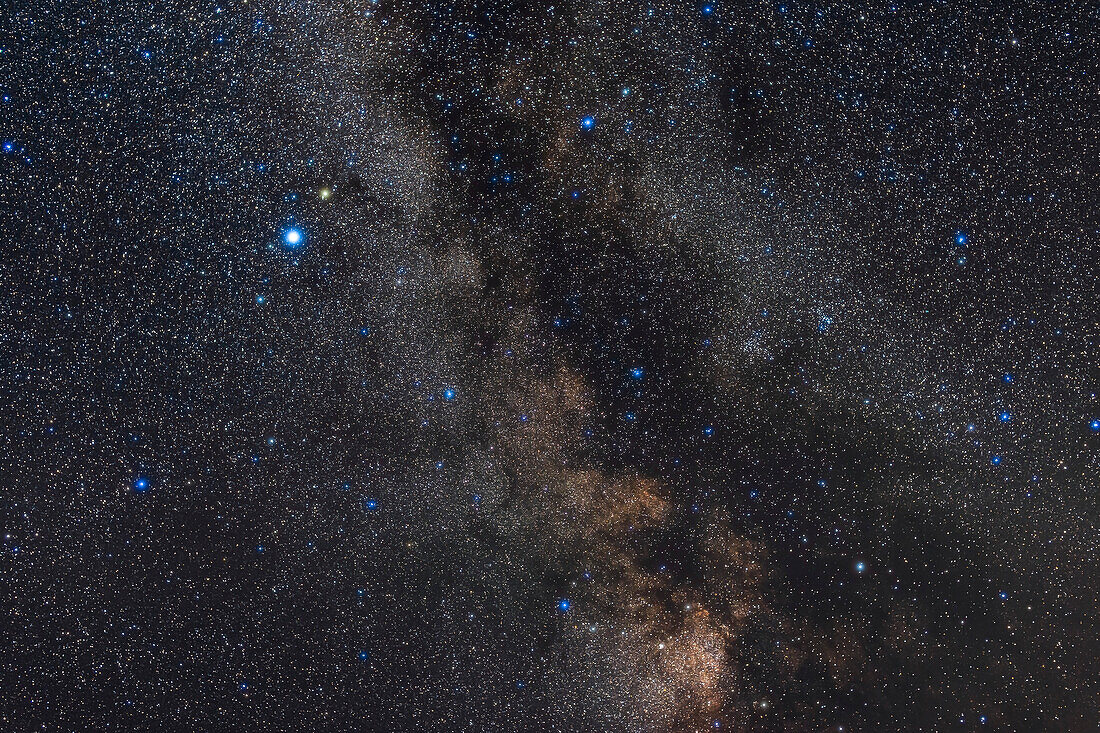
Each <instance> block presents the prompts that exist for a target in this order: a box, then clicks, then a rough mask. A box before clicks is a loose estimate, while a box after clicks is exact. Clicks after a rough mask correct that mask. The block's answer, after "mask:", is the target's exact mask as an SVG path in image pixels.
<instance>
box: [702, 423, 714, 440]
mask: <svg viewBox="0 0 1100 733" xmlns="http://www.w3.org/2000/svg"><path fill="white" fill-rule="evenodd" d="M703 435H705V436H707V437H708V438H709V437H710V436H712V435H714V428H713V427H712V426H710V425H707V426H706V427H705V428H703Z"/></svg>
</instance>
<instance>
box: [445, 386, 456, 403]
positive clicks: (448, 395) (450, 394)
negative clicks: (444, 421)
mask: <svg viewBox="0 0 1100 733" xmlns="http://www.w3.org/2000/svg"><path fill="white" fill-rule="evenodd" d="M456 396H457V394H456V392H455V391H454V389H452V388H451V387H448V388H447V389H445V390H443V399H445V400H447V401H448V402H453V401H454V398H455V397H456Z"/></svg>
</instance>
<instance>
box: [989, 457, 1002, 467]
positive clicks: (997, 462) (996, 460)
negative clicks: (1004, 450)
mask: <svg viewBox="0 0 1100 733" xmlns="http://www.w3.org/2000/svg"><path fill="white" fill-rule="evenodd" d="M1001 460H1002V459H1001V457H1000V456H993V457H992V458H990V459H989V462H990V463H992V464H993V465H994V466H999V465H1001Z"/></svg>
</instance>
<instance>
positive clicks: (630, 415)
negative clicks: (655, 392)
mask: <svg viewBox="0 0 1100 733" xmlns="http://www.w3.org/2000/svg"><path fill="white" fill-rule="evenodd" d="M635 417H636V416H635V414H634V413H633V412H628V413H626V414H625V415H623V419H624V420H626V421H627V422H634V418H635Z"/></svg>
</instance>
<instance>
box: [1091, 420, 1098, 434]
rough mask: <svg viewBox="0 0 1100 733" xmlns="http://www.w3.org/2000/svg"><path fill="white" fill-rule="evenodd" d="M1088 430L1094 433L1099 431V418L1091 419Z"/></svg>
mask: <svg viewBox="0 0 1100 733" xmlns="http://www.w3.org/2000/svg"><path fill="white" fill-rule="evenodd" d="M1089 430H1091V431H1092V432H1094V433H1100V420H1093V421H1092V422H1090V423H1089Z"/></svg>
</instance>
